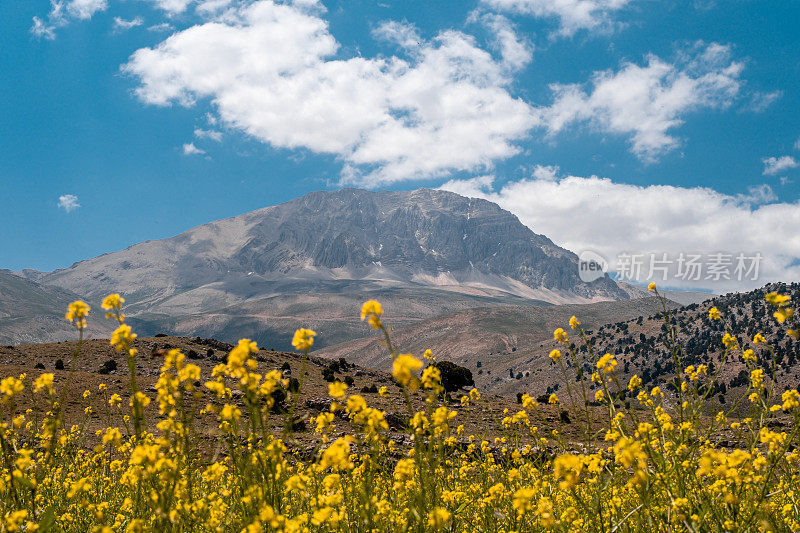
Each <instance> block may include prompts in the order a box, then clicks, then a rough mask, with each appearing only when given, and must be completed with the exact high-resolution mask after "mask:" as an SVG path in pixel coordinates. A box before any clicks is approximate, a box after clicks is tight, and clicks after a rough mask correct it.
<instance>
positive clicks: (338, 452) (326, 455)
mask: <svg viewBox="0 0 800 533" xmlns="http://www.w3.org/2000/svg"><path fill="white" fill-rule="evenodd" d="M351 466H352V464H351V463H350V442H349V440H348V439H347V438H346V437H340V438H338V439H336V440H335V441H334V442H333V444H331V445H330V446H328V449H327V450H325V451H324V452H323V453H322V460H321V461H320V467H321V468H322V469H323V470H324V469H326V468H334V469H338V470H342V469H347V468H350V467H351Z"/></svg>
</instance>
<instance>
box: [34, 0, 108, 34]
mask: <svg viewBox="0 0 800 533" xmlns="http://www.w3.org/2000/svg"><path fill="white" fill-rule="evenodd" d="M106 9H108V0H69V1H65V0H50V12H49V13H48V14H47V19H46V20H45V19H43V18H41V17H33V25H32V26H31V29H30V32H31V33H32V34H33V35H34V36H35V37H39V38H41V39H48V40H53V39H55V38H56V33H55V31H56V29H57V28H61V27H63V26H66V25H67V24H69V22H70V21H71V20H74V19H80V20H88V19H90V18H92V16H93V15H94V14H95V13H97V12H98V11H105V10H106Z"/></svg>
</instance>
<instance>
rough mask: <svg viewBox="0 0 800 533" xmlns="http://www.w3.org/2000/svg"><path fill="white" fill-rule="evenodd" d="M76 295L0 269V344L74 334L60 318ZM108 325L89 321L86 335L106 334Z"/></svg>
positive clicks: (36, 340) (49, 339) (70, 337)
mask: <svg viewBox="0 0 800 533" xmlns="http://www.w3.org/2000/svg"><path fill="white" fill-rule="evenodd" d="M76 298H77V295H76V294H74V293H71V292H69V291H66V290H64V289H59V288H56V287H47V286H42V285H40V284H38V283H36V282H34V281H31V280H28V279H25V278H22V277H19V276H16V275H14V274H12V273H11V272H9V271H8V270H0V344H22V343H29V342H54V341H60V340H69V339H74V338H75V337H76V331H75V328H74V327H73V326H72V325H70V324H69V323H67V321H66V320H64V313H65V312H66V310H67V305H68V304H69V303H70V302H71V301H73V300H75V299H76ZM109 326H110V325H107V324H104V323H97V322H95V321H93V322H92V323H91V324H90V327H89V329H88V330H87V336H89V337H103V336H108V335H109V334H110V332H111V329H110V327H109Z"/></svg>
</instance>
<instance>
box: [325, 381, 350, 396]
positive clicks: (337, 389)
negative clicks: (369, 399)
mask: <svg viewBox="0 0 800 533" xmlns="http://www.w3.org/2000/svg"><path fill="white" fill-rule="evenodd" d="M346 390H347V385H346V384H345V383H342V382H341V381H334V382H333V383H331V384H330V385H328V394H329V395H330V397H331V398H343V397H344V394H345V391H346Z"/></svg>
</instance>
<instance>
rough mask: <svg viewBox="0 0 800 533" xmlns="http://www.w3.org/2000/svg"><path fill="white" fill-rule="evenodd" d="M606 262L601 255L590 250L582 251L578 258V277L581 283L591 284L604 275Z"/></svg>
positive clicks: (606, 269)
mask: <svg viewBox="0 0 800 533" xmlns="http://www.w3.org/2000/svg"><path fill="white" fill-rule="evenodd" d="M607 271H608V261H606V258H605V257H603V256H602V255H600V254H598V253H597V252H593V251H591V250H584V251H583V252H581V253H580V255H579V256H578V276H580V278H581V281H583V282H585V283H591V282H593V281H594V280H596V279H600V278H602V277H603V276H605V275H606V272H607Z"/></svg>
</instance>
